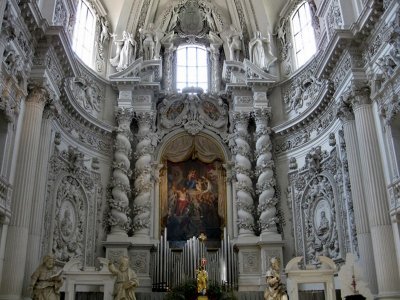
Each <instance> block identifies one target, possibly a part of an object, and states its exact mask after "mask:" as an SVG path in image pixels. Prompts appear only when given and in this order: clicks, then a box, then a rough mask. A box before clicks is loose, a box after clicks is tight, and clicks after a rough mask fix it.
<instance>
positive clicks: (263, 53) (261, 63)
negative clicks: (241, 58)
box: [249, 31, 277, 71]
mask: <svg viewBox="0 0 400 300" xmlns="http://www.w3.org/2000/svg"><path fill="white" fill-rule="evenodd" d="M249 51H250V60H251V62H252V63H253V64H255V65H256V66H257V67H259V68H261V69H265V70H267V71H268V70H269V67H270V65H271V64H272V63H273V62H275V61H276V59H277V58H276V57H275V56H274V55H273V54H272V53H271V45H270V39H269V38H265V37H263V36H262V35H261V32H260V31H256V32H255V33H254V37H253V38H252V39H251V40H250V42H249Z"/></svg>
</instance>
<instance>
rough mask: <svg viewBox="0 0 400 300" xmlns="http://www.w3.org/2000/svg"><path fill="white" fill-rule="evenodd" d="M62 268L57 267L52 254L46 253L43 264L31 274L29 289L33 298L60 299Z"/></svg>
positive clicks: (35, 299) (42, 299)
mask: <svg viewBox="0 0 400 300" xmlns="http://www.w3.org/2000/svg"><path fill="white" fill-rule="evenodd" d="M61 272H62V270H59V271H58V270H57V269H56V267H55V259H54V256H52V255H46V256H45V257H44V258H43V262H42V264H41V265H40V266H39V267H38V268H37V269H36V270H35V272H34V273H33V274H32V276H31V283H30V285H29V291H30V293H31V297H32V299H33V300H60V288H61V286H62V284H63V280H62V277H61Z"/></svg>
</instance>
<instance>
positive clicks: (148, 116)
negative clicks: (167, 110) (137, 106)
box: [134, 111, 156, 125]
mask: <svg viewBox="0 0 400 300" xmlns="http://www.w3.org/2000/svg"><path fill="white" fill-rule="evenodd" d="M155 116H156V114H155V112H154V111H142V112H136V113H135V115H134V119H135V120H137V121H138V122H139V124H147V125H152V124H153V121H154V118H155Z"/></svg>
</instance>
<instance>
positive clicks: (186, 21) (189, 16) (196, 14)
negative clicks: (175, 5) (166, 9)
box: [179, 0, 204, 35]
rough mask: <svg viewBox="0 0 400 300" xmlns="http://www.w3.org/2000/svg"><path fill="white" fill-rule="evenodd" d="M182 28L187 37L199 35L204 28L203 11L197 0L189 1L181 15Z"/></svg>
mask: <svg viewBox="0 0 400 300" xmlns="http://www.w3.org/2000/svg"><path fill="white" fill-rule="evenodd" d="M179 20H180V25H181V26H180V27H181V30H182V32H183V33H185V34H187V35H198V34H199V33H201V31H202V30H203V27H204V17H203V14H202V10H201V8H200V6H199V4H198V3H197V1H195V0H189V1H188V2H187V3H186V5H185V7H184V8H183V9H182V10H181V11H180V13H179Z"/></svg>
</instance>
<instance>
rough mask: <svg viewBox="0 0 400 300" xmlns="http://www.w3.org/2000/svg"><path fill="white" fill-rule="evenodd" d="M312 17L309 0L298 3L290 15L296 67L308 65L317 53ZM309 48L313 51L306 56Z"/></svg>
mask: <svg viewBox="0 0 400 300" xmlns="http://www.w3.org/2000/svg"><path fill="white" fill-rule="evenodd" d="M312 18H313V16H312V12H311V8H310V5H309V4H308V2H307V1H302V2H301V3H300V4H298V5H297V6H296V8H295V10H294V12H293V13H292V14H291V16H290V29H291V38H292V41H293V48H292V53H293V57H294V66H295V67H296V69H299V68H301V67H303V66H304V65H306V64H307V63H308V62H309V61H310V60H311V59H312V58H313V57H314V56H315V54H316V53H317V39H316V35H315V28H314V26H313V22H312ZM296 23H297V24H296ZM295 25H297V26H298V27H296V26H295ZM309 50H311V52H312V53H311V54H307V55H306V56H304V53H308V51H309ZM304 57H305V58H304Z"/></svg>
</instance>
